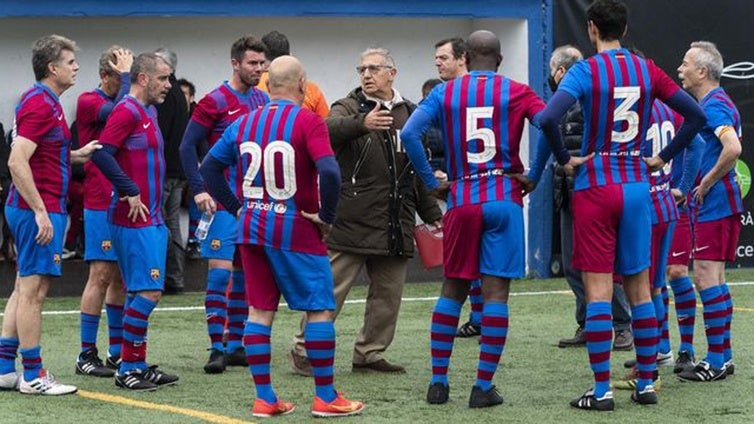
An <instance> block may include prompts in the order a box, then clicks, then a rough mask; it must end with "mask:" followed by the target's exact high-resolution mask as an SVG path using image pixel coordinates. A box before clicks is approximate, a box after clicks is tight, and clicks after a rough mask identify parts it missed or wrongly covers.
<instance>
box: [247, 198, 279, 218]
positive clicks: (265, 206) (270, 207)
mask: <svg viewBox="0 0 754 424" xmlns="http://www.w3.org/2000/svg"><path fill="white" fill-rule="evenodd" d="M246 208H247V209H251V210H258V211H267V212H269V211H273V212H275V213H276V214H278V215H282V214H284V213H286V212H287V211H288V206H286V204H285V203H268V202H260V201H258V200H249V201H248V202H246Z"/></svg>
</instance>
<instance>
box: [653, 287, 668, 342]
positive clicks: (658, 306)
mask: <svg viewBox="0 0 754 424" xmlns="http://www.w3.org/2000/svg"><path fill="white" fill-rule="evenodd" d="M652 307H653V308H654V316H655V317H656V319H657V335H660V334H662V326H663V321H662V318H661V317H663V316H666V312H665V303H664V302H663V301H662V293H660V294H657V295H655V296H652ZM656 352H662V353H668V352H670V340H663V339H662V336H659V337H658V338H657V348H656Z"/></svg>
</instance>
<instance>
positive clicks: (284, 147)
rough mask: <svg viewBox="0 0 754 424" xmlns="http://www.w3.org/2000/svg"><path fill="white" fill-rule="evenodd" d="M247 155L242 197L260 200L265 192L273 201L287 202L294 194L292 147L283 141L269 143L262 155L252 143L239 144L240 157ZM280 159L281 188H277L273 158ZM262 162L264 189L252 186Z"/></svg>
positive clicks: (293, 154)
mask: <svg viewBox="0 0 754 424" xmlns="http://www.w3.org/2000/svg"><path fill="white" fill-rule="evenodd" d="M245 154H246V155H249V156H250V158H249V160H250V162H249V167H248V168H247V169H246V174H244V177H243V185H242V189H243V197H244V198H246V199H262V198H263V197H264V192H265V190H266V191H267V194H269V195H270V197H271V198H273V199H275V200H287V199H290V198H291V197H293V195H294V194H296V189H297V187H296V170H295V169H296V151H295V150H293V146H291V145H290V144H288V143H286V142H284V141H273V142H272V143H269V144H268V145H267V146H266V147H265V149H264V154H263V152H262V147H261V146H260V145H259V144H257V143H254V142H253V141H245V142H243V143H241V155H245ZM277 155H279V156H280V159H281V161H280V162H281V168H282V169H281V171H282V172H281V174H282V176H283V186H282V187H278V185H277V182H276V181H275V171H276V169H275V162H276V161H275V156H277ZM262 161H264V187H261V186H254V180H255V179H256V178H257V174H258V173H259V170H260V168H262Z"/></svg>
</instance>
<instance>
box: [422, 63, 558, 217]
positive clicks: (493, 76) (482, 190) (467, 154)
mask: <svg viewBox="0 0 754 424" xmlns="http://www.w3.org/2000/svg"><path fill="white" fill-rule="evenodd" d="M544 106H545V105H544V103H543V102H542V100H541V99H540V98H539V97H538V96H537V94H536V93H535V92H534V90H532V89H531V88H529V86H527V85H525V84H521V83H518V82H516V81H513V80H511V79H509V78H506V77H504V76H502V75H499V74H497V73H495V72H492V71H473V72H471V73H469V74H467V75H464V76H462V77H459V78H456V79H454V80H451V81H448V82H447V83H445V84H440V85H438V86H437V87H435V88H434V89H433V90H432V92H431V93H430V94H429V96H427V98H426V99H425V100H424V101H423V102H422V103H421V105H419V109H421V110H423V111H424V112H425V113H427V114H428V115H429V116H431V117H432V120H433V122H434V124H435V125H436V126H437V127H439V128H441V129H442V132H443V138H444V140H445V159H446V164H447V169H448V178H449V179H450V180H451V181H452V184H451V187H450V194H449V196H448V208H449V209H450V208H453V207H455V206H462V205H470V204H478V203H484V202H491V201H495V200H511V201H514V202H516V203H518V204H519V205H521V204H522V196H521V184H520V183H519V182H518V181H516V180H514V179H512V178H509V177H508V176H506V175H504V174H511V173H522V172H523V171H524V166H523V164H522V163H521V159H520V157H519V147H520V144H521V134H522V132H523V129H524V123H525V121H524V120H525V119H529V120H531V119H532V118H533V117H534V115H535V114H537V113H538V112H539V111H541V110H542V109H544Z"/></svg>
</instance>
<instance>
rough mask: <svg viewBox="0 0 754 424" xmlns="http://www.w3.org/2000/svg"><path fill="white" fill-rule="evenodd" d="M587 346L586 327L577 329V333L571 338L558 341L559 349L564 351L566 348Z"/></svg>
mask: <svg viewBox="0 0 754 424" xmlns="http://www.w3.org/2000/svg"><path fill="white" fill-rule="evenodd" d="M584 345H586V332H585V331H584V327H582V326H579V328H577V329H576V333H575V334H574V335H573V337H571V338H566V339H560V340H559V341H558V347H559V348H561V349H563V348H566V347H578V346H584Z"/></svg>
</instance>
